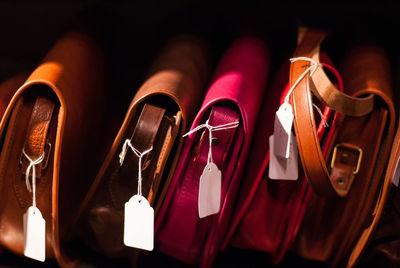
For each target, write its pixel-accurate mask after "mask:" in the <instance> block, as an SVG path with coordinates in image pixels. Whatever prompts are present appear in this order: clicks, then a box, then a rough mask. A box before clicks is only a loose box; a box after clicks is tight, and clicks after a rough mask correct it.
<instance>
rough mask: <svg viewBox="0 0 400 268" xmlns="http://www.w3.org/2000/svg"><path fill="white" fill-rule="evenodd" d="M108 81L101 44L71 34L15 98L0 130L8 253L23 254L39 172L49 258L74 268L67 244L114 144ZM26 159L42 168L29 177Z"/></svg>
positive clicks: (1, 219) (1, 216)
mask: <svg viewBox="0 0 400 268" xmlns="http://www.w3.org/2000/svg"><path fill="white" fill-rule="evenodd" d="M105 79H106V72H105V66H104V58H103V54H102V52H101V50H100V48H99V47H98V46H97V44H96V43H95V41H94V40H93V39H91V38H90V37H89V36H87V35H85V34H82V33H78V32H71V33H69V34H66V35H64V36H63V37H62V38H60V39H59V40H58V41H57V43H56V44H55V45H54V46H53V48H52V49H51V50H50V51H49V53H48V54H47V56H46V57H45V58H44V60H43V61H42V63H41V64H40V65H39V66H38V67H37V68H36V69H35V70H34V72H33V73H32V74H31V75H30V76H29V78H28V79H27V80H26V82H25V83H24V84H23V85H22V86H21V87H20V88H19V89H18V91H16V93H15V94H14V96H13V97H12V99H11V101H10V102H9V104H8V106H7V109H6V111H5V114H4V116H3V118H2V120H1V122H0V136H1V139H2V141H3V143H2V144H1V152H0V197H1V202H0V230H1V233H0V244H1V246H3V247H6V248H8V249H9V250H11V251H12V252H14V253H16V254H18V255H23V254H24V231H23V215H24V213H25V212H26V211H27V209H28V207H30V206H32V205H33V193H32V192H30V191H28V188H31V190H33V186H34V185H33V179H34V176H33V173H32V169H35V171H36V172H35V173H36V176H35V177H36V180H35V181H36V187H35V188H36V194H35V197H36V207H37V208H38V209H39V210H40V211H41V214H42V216H43V218H44V220H45V223H46V229H45V249H46V258H56V259H57V261H58V262H59V264H60V265H61V266H65V265H66V264H68V263H69V260H68V258H67V257H65V255H64V252H63V248H62V245H61V243H62V241H63V237H64V235H65V233H66V232H67V230H68V229H69V226H70V223H71V219H73V217H74V215H75V213H76V212H77V207H78V205H79V204H80V203H81V202H82V199H83V198H84V196H85V194H86V192H87V190H88V188H89V184H90V178H92V176H94V175H95V172H96V171H97V169H98V168H99V166H98V163H99V160H98V159H99V158H101V157H104V153H103V152H102V151H101V146H98V145H99V144H102V145H104V144H107V141H105V140H104V135H103V132H102V131H99V127H100V124H101V123H102V116H103V115H104V109H105V107H104V101H105V85H106V80H105ZM10 86H14V85H10ZM16 89H17V87H16V88H15V90H16ZM23 152H25V154H24V153H23ZM27 157H29V158H31V160H38V159H40V158H42V161H41V162H40V161H39V162H40V163H36V164H35V165H33V166H32V167H31V169H30V170H29V168H28V167H29V165H30V161H29V160H28V158H27ZM26 173H28V176H27V178H26V176H25V175H26ZM26 179H27V180H26ZM28 186H30V187H28Z"/></svg>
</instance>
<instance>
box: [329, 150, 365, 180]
mask: <svg viewBox="0 0 400 268" xmlns="http://www.w3.org/2000/svg"><path fill="white" fill-rule="evenodd" d="M339 147H342V148H345V149H348V150H352V151H356V152H358V160H357V166H356V168H355V170H353V175H356V174H357V173H358V172H359V171H360V166H361V159H362V156H363V150H362V149H361V148H359V147H357V146H354V145H352V144H348V143H339V144H336V146H335V148H334V149H333V155H332V160H331V168H333V167H334V166H335V162H336V154H337V150H338V148H339Z"/></svg>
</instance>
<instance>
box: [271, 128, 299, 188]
mask: <svg viewBox="0 0 400 268" xmlns="http://www.w3.org/2000/svg"><path fill="white" fill-rule="evenodd" d="M274 139H275V137H274V136H273V135H272V136H270V137H269V169H268V177H269V178H270V179H273V180H293V181H294V180H297V179H298V177H299V170H298V165H297V162H298V155H297V142H296V138H295V137H294V135H291V141H290V153H289V158H284V157H280V156H277V155H276V154H275V152H274V146H273V144H274Z"/></svg>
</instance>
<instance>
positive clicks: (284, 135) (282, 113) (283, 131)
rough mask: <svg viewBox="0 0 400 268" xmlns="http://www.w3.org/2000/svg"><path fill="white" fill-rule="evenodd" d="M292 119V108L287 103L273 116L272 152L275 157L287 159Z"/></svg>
mask: <svg viewBox="0 0 400 268" xmlns="http://www.w3.org/2000/svg"><path fill="white" fill-rule="evenodd" d="M293 118H294V116H293V110H292V106H291V105H290V104H289V103H283V104H282V105H281V106H280V107H279V109H278V111H277V112H276V114H275V123H274V137H275V138H274V140H275V142H274V152H275V154H276V155H277V156H280V157H284V158H289V153H290V144H289V143H290V140H291V138H290V137H291V136H292V135H291V134H292V125H293Z"/></svg>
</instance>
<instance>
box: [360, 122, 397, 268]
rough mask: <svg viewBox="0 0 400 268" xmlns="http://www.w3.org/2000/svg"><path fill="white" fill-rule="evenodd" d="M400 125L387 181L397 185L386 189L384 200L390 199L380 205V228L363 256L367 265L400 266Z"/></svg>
mask: <svg viewBox="0 0 400 268" xmlns="http://www.w3.org/2000/svg"><path fill="white" fill-rule="evenodd" d="M399 164H400V128H399V127H397V132H396V136H395V138H394V141H393V145H392V151H391V153H390V159H389V163H388V167H387V172H386V178H385V181H386V182H387V183H391V182H392V181H393V184H394V185H393V187H392V188H391V191H390V192H387V191H386V192H382V199H387V201H386V204H385V207H384V209H382V208H381V207H379V208H377V210H376V214H377V215H381V219H380V221H379V224H378V227H377V228H376V231H375V232H374V233H373V238H372V239H371V243H370V244H369V246H368V249H367V250H366V253H365V255H364V256H363V258H362V261H361V264H362V265H363V266H364V267H399V266H400V228H399V227H400V190H399V178H400V173H399V171H400V170H399V168H400V165H399Z"/></svg>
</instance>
